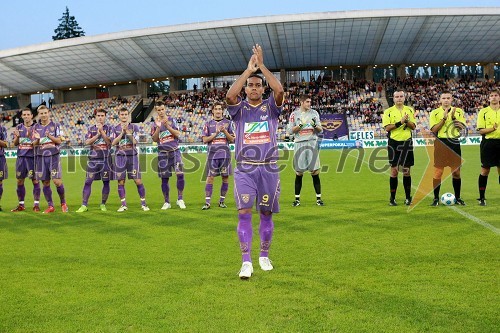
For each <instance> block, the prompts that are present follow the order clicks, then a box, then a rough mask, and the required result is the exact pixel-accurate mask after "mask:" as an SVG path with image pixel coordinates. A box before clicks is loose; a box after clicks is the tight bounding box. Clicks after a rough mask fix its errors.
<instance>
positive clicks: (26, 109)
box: [21, 108, 33, 114]
mask: <svg viewBox="0 0 500 333" xmlns="http://www.w3.org/2000/svg"><path fill="white" fill-rule="evenodd" d="M24 111H29V112H30V113H31V114H33V110H31V109H30V108H24V109H22V110H21V114H22V113H23V112H24Z"/></svg>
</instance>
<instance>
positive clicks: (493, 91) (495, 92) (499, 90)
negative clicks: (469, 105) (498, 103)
mask: <svg viewBox="0 0 500 333" xmlns="http://www.w3.org/2000/svg"><path fill="white" fill-rule="evenodd" d="M493 94H497V95H499V96H500V89H493V90H492V91H490V93H489V94H488V96H489V95H493Z"/></svg>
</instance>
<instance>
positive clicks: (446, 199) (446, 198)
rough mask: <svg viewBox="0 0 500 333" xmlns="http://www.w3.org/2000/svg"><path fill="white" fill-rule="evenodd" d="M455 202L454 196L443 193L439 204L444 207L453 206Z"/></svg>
mask: <svg viewBox="0 0 500 333" xmlns="http://www.w3.org/2000/svg"><path fill="white" fill-rule="evenodd" d="M456 202H457V199H455V196H454V195H453V194H451V193H445V194H443V195H442V196H441V203H442V204H443V205H445V206H451V205H454V204H455V203H456Z"/></svg>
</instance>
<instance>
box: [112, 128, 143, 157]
mask: <svg viewBox="0 0 500 333" xmlns="http://www.w3.org/2000/svg"><path fill="white" fill-rule="evenodd" d="M128 129H131V130H132V136H133V137H134V138H135V139H136V140H138V139H139V132H140V131H139V126H137V125H136V124H128ZM121 133H122V125H121V124H118V125H116V126H115V127H114V128H113V131H112V138H117V137H119V136H120V134H121ZM116 153H117V154H118V153H120V154H121V155H137V149H136V148H135V145H134V143H133V142H131V141H130V139H129V137H128V136H126V135H123V137H122V138H121V140H120V141H119V142H118V145H117V149H116Z"/></svg>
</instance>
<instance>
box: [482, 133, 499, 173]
mask: <svg viewBox="0 0 500 333" xmlns="http://www.w3.org/2000/svg"><path fill="white" fill-rule="evenodd" d="M480 151H481V166H482V167H483V168H486V169H488V168H491V167H495V166H496V167H500V139H484V138H483V140H482V141H481V145H480Z"/></svg>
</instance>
